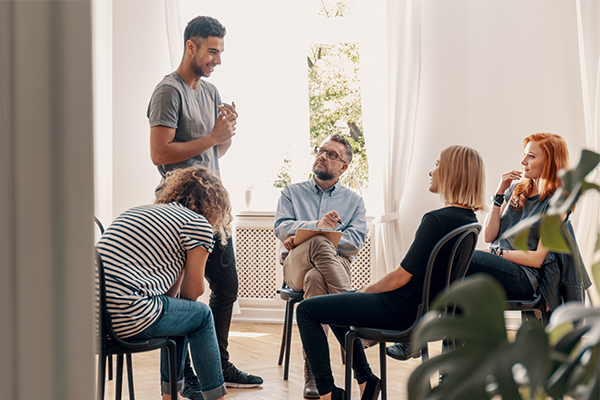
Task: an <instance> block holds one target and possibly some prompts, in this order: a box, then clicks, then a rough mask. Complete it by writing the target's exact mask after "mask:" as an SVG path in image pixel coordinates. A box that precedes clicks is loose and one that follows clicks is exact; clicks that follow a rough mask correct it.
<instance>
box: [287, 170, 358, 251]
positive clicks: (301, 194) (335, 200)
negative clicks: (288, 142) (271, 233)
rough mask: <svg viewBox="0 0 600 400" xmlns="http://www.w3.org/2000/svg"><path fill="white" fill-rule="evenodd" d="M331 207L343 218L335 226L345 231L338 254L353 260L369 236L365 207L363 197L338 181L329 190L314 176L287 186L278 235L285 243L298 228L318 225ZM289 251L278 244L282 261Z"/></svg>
mask: <svg viewBox="0 0 600 400" xmlns="http://www.w3.org/2000/svg"><path fill="white" fill-rule="evenodd" d="M332 210H335V211H337V212H338V214H339V216H340V219H341V220H342V223H340V224H338V226H337V227H336V228H335V229H334V230H337V231H342V232H343V235H342V238H341V239H340V243H339V244H338V248H337V250H338V254H340V255H343V256H345V257H348V258H350V259H352V258H353V256H355V255H356V254H358V251H359V250H360V248H361V247H362V246H363V244H365V240H366V238H367V217H366V208H365V203H364V201H363V199H362V197H360V196H359V195H358V194H356V193H354V192H353V191H351V190H349V189H347V188H345V187H343V186H342V184H341V183H340V181H339V180H338V181H337V182H336V183H335V185H333V186H332V187H330V188H329V189H327V190H323V189H321V188H320V187H319V185H317V182H316V181H315V178H314V177H313V178H311V179H310V180H308V181H305V182H300V183H294V184H291V185H288V186H286V187H284V188H283V190H282V192H281V197H280V198H279V202H278V203H277V212H276V213H275V236H277V238H278V239H279V240H280V241H282V242H283V241H284V240H285V239H287V238H288V237H290V236H293V235H295V234H296V230H297V229H298V228H316V227H317V222H319V220H320V219H321V218H323V216H324V215H325V214H327V213H328V212H329V211H332ZM287 252H288V251H287V250H286V249H285V247H283V246H282V245H280V246H279V260H280V261H282V260H283V258H285V255H287Z"/></svg>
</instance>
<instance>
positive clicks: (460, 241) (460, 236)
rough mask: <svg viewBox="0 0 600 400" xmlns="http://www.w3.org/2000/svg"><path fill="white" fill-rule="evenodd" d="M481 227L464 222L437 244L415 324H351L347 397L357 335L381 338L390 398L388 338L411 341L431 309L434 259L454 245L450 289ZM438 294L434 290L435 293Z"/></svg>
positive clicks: (461, 275) (462, 271)
mask: <svg viewBox="0 0 600 400" xmlns="http://www.w3.org/2000/svg"><path fill="white" fill-rule="evenodd" d="M480 231H481V225H479V224H478V223H472V224H468V225H464V226H462V227H459V228H456V229H454V230H453V231H452V232H450V233H448V234H447V235H445V236H444V237H443V238H442V239H440V241H439V242H438V243H437V244H436V245H435V247H434V248H433V250H432V252H431V254H430V255H429V260H428V261H427V270H426V273H425V279H424V281H423V298H422V302H421V304H420V305H419V308H418V311H417V317H416V318H415V321H414V322H413V324H412V325H411V326H410V327H409V328H408V329H405V330H403V331H396V330H388V329H376V328H365V327H356V326H351V327H350V331H348V333H347V334H346V363H345V364H346V382H345V389H346V399H347V400H350V398H351V395H352V361H353V360H352V358H353V343H354V340H355V339H356V338H361V339H366V340H371V341H376V342H379V362H380V367H381V398H382V400H386V399H387V389H386V386H387V381H386V380H387V377H386V375H387V374H386V354H385V346H386V343H388V342H396V343H410V335H411V334H412V332H413V330H414V329H415V328H416V326H417V324H418V323H419V320H420V319H421V317H422V316H423V315H425V314H426V313H427V312H428V311H429V302H430V283H431V275H432V273H433V265H434V262H435V260H436V258H437V256H438V254H439V252H440V250H441V249H442V248H444V247H445V246H452V247H451V248H450V252H449V257H448V260H447V268H446V285H445V287H446V289H447V288H448V287H449V286H450V283H451V282H452V281H454V280H456V279H463V278H464V276H465V274H466V272H467V268H468V267H469V264H470V263H471V259H472V258H473V253H474V252H475V245H476V244H477V238H478V236H479V232H480ZM434 295H435V293H434V294H432V296H431V297H433V296H434ZM421 357H422V360H423V361H425V360H427V358H428V353H427V345H426V346H425V347H424V348H423V349H422V350H421Z"/></svg>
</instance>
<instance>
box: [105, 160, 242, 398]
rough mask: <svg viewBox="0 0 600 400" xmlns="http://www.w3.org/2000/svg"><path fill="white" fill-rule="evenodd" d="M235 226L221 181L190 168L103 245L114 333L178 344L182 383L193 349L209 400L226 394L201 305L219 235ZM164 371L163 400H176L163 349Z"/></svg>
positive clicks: (127, 216)
mask: <svg viewBox="0 0 600 400" xmlns="http://www.w3.org/2000/svg"><path fill="white" fill-rule="evenodd" d="M231 219H232V217H231V206H230V203H229V195H228V193H227V191H226V189H225V188H224V187H223V185H222V184H221V181H220V179H219V178H218V177H217V176H215V175H214V174H213V173H211V172H209V171H208V170H207V169H206V168H203V167H190V168H186V169H181V170H176V171H173V172H172V173H171V174H170V175H169V176H168V177H167V179H166V181H165V184H164V190H163V191H162V192H161V194H160V195H159V196H158V197H157V199H156V203H155V204H151V205H146V206H139V207H134V208H131V209H129V210H127V211H125V212H124V213H123V214H121V215H120V216H119V217H118V218H117V219H115V221H114V222H113V223H112V224H111V225H110V226H109V227H108V229H107V230H106V232H105V233H104V235H103V236H102V238H101V239H100V241H99V242H98V250H99V252H100V256H101V257H102V262H103V264H104V269H105V279H106V300H107V309H108V312H109V313H110V314H111V317H112V322H113V326H114V329H115V332H116V333H117V334H118V335H119V336H120V337H122V338H129V339H132V340H135V339H147V338H153V337H169V338H171V339H173V340H175V342H176V343H177V365H178V376H179V377H180V379H181V376H182V375H181V371H182V368H181V367H182V363H183V360H184V356H185V352H186V351H187V348H188V343H189V348H190V352H191V355H192V361H193V364H194V369H195V370H196V373H197V375H198V377H199V378H200V384H201V387H202V395H203V397H204V399H206V400H212V399H220V398H222V397H223V396H224V395H225V394H226V393H227V391H226V390H225V385H224V381H223V374H222V372H221V362H220V358H219V347H218V345H217V339H216V335H215V328H214V324H213V317H212V314H211V311H210V308H209V307H208V306H207V305H206V304H204V303H201V302H197V301H196V299H197V298H198V297H199V296H200V295H201V294H202V293H203V292H204V267H205V265H206V259H207V257H208V254H209V253H210V252H211V251H212V248H213V244H214V243H213V230H216V231H218V232H219V233H221V235H220V237H221V238H223V240H226V238H227V237H228V236H229V235H230V234H231V232H230V223H231ZM178 295H179V297H180V298H177V296H178ZM160 369H161V382H162V385H161V386H162V393H163V399H166V398H170V386H169V382H168V379H169V375H168V361H167V354H166V350H164V349H163V351H162V355H161V368H160ZM179 387H180V386H179Z"/></svg>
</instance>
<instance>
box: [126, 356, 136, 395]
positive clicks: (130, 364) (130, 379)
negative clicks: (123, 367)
mask: <svg viewBox="0 0 600 400" xmlns="http://www.w3.org/2000/svg"><path fill="white" fill-rule="evenodd" d="M125 361H126V362H127V382H128V383H129V400H135V393H134V392H133V362H132V359H131V353H127V354H126V355H125Z"/></svg>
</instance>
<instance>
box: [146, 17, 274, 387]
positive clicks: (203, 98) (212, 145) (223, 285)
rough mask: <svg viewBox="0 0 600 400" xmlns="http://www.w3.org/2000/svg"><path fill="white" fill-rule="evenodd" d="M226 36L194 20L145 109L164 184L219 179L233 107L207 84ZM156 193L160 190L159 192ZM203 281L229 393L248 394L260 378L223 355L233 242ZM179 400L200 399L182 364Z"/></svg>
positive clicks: (234, 281)
mask: <svg viewBox="0 0 600 400" xmlns="http://www.w3.org/2000/svg"><path fill="white" fill-rule="evenodd" d="M225 33H226V30H225V27H224V26H223V25H221V23H220V22H219V21H217V20H216V19H214V18H211V17H207V16H198V17H196V18H194V19H192V20H191V21H190V22H189V23H188V25H187V27H186V28H185V32H184V45H185V49H184V53H183V59H182V60H181V63H180V64H179V67H178V68H177V69H176V70H175V71H174V72H172V73H171V74H169V75H167V76H165V77H164V78H163V80H162V81H160V82H159V84H158V85H157V86H156V88H155V89H154V93H152V98H151V99H150V104H149V106H148V119H149V121H150V154H151V158H152V162H153V163H154V165H156V166H158V170H159V172H160V174H161V176H162V177H163V178H164V176H165V174H166V173H167V172H168V171H171V170H173V169H178V168H185V167H188V166H191V165H203V166H205V167H207V168H209V169H211V170H212V171H214V172H215V173H216V174H217V175H218V174H219V170H220V169H219V158H220V157H222V156H223V155H224V154H225V153H226V152H227V150H228V149H229V147H230V146H231V139H232V137H233V136H234V135H235V125H236V122H237V117H238V114H237V111H236V107H235V103H233V102H232V104H225V103H221V97H220V95H219V91H218V90H217V88H216V87H215V86H214V85H212V84H211V83H209V82H207V81H206V80H204V79H202V78H203V77H204V78H207V77H209V76H210V75H211V74H212V73H213V71H214V69H215V68H216V66H217V65H220V64H221V53H222V52H223V49H224V41H223V38H224V36H225ZM157 191H160V185H159V187H158V188H157ZM205 276H206V279H207V280H208V282H209V284H210V289H211V295H210V301H209V306H210V308H211V310H212V313H213V316H214V320H215V330H216V333H217V340H218V343H219V351H220V353H221V364H222V368H223V377H224V379H225V385H226V386H227V387H238V388H250V387H256V386H259V385H260V384H262V383H263V380H262V378H260V377H258V376H254V375H250V374H247V373H245V372H242V371H240V370H238V369H237V368H236V367H235V366H234V365H233V364H232V363H231V362H229V353H228V351H227V345H228V336H229V327H230V325H231V316H232V311H233V303H234V302H235V300H236V298H237V292H238V276H237V270H236V266H235V256H234V252H233V242H232V240H231V238H229V240H228V241H227V244H226V245H221V244H220V240H218V238H216V240H215V247H214V250H213V251H212V253H210V256H209V257H208V261H207V263H206V270H205ZM184 377H185V380H184V384H183V389H182V391H181V394H182V396H184V397H188V398H191V399H201V398H202V396H201V394H200V395H199V392H200V386H199V384H198V379H197V378H196V376H195V374H194V373H193V370H192V368H191V366H190V362H189V358H187V359H186V366H185V369H184Z"/></svg>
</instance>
